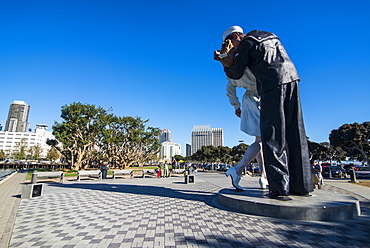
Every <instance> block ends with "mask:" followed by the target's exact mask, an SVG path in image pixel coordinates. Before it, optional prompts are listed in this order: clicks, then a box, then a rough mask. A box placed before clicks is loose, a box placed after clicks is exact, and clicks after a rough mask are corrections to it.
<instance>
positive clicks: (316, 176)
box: [312, 162, 324, 189]
mask: <svg viewBox="0 0 370 248" xmlns="http://www.w3.org/2000/svg"><path fill="white" fill-rule="evenodd" d="M312 183H313V188H314V189H315V188H316V185H317V189H321V188H322V185H323V184H324V180H323V178H322V167H321V165H320V164H319V163H317V162H313V164H312Z"/></svg>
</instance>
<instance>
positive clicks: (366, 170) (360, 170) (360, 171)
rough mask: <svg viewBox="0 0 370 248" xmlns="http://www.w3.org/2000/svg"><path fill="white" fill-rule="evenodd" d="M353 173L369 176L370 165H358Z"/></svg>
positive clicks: (358, 175)
mask: <svg viewBox="0 0 370 248" xmlns="http://www.w3.org/2000/svg"><path fill="white" fill-rule="evenodd" d="M355 174H356V177H370V167H359V168H358V169H357V170H356V171H355Z"/></svg>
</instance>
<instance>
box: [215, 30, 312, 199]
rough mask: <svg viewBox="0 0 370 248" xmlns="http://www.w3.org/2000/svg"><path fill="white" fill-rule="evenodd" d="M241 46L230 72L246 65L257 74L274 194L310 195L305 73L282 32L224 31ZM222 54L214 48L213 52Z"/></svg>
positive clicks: (238, 73)
mask: <svg viewBox="0 0 370 248" xmlns="http://www.w3.org/2000/svg"><path fill="white" fill-rule="evenodd" d="M227 39H230V40H231V42H232V44H233V46H234V47H236V49H237V50H236V53H237V56H236V58H235V61H234V64H233V65H232V66H231V67H229V68H228V67H225V68H224V71H225V73H226V76H227V77H229V78H231V79H240V78H241V77H242V76H243V74H244V71H245V69H246V68H247V67H249V69H250V70H251V71H252V73H253V75H254V76H255V77H256V82H257V91H258V94H259V96H260V98H261V112H260V115H261V116H260V128H261V138H262V148H263V156H264V161H265V168H266V174H267V179H268V184H269V194H268V196H270V197H271V198H275V199H282V200H291V198H289V197H288V196H289V195H300V196H310V194H309V193H310V192H312V191H313V185H312V179H311V177H312V175H311V165H310V161H309V152H308V143H307V137H306V132H305V128H304V123H303V117H302V110H301V104H300V98H299V91H298V82H299V81H300V78H299V76H298V72H297V70H296V68H295V66H294V64H293V62H292V61H291V60H290V58H289V56H288V54H287V52H286V51H285V49H284V47H283V45H282V44H281V42H280V40H279V38H278V37H277V36H276V35H275V34H273V33H270V32H266V31H259V30H253V31H251V32H249V33H247V34H244V32H243V29H242V28H241V27H239V26H232V27H230V28H229V29H227V30H226V31H225V32H224V34H223V40H227ZM219 55H220V52H219V51H217V50H216V51H215V52H214V57H215V59H216V60H217V57H218V56H219Z"/></svg>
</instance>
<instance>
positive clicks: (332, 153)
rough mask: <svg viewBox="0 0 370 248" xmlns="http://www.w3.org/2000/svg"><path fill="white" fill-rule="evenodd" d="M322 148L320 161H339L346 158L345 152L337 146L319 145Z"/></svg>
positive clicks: (326, 143) (324, 143)
mask: <svg viewBox="0 0 370 248" xmlns="http://www.w3.org/2000/svg"><path fill="white" fill-rule="evenodd" d="M320 145H321V146H323V147H324V149H323V152H322V160H330V161H338V162H339V161H341V160H344V159H345V158H346V152H345V151H344V150H343V149H342V148H341V147H338V146H332V145H330V143H329V142H322V143H320Z"/></svg>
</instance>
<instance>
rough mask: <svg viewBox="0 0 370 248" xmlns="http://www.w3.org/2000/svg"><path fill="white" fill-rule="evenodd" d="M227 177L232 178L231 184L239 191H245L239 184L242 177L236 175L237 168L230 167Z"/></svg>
mask: <svg viewBox="0 0 370 248" xmlns="http://www.w3.org/2000/svg"><path fill="white" fill-rule="evenodd" d="M225 174H226V176H227V177H228V176H231V183H232V185H233V186H234V187H235V188H236V189H237V190H243V187H242V186H240V185H239V182H240V179H241V178H242V177H241V176H239V175H238V174H236V171H235V168H234V167H230V168H229V169H228V170H227V171H226V173H225Z"/></svg>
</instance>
